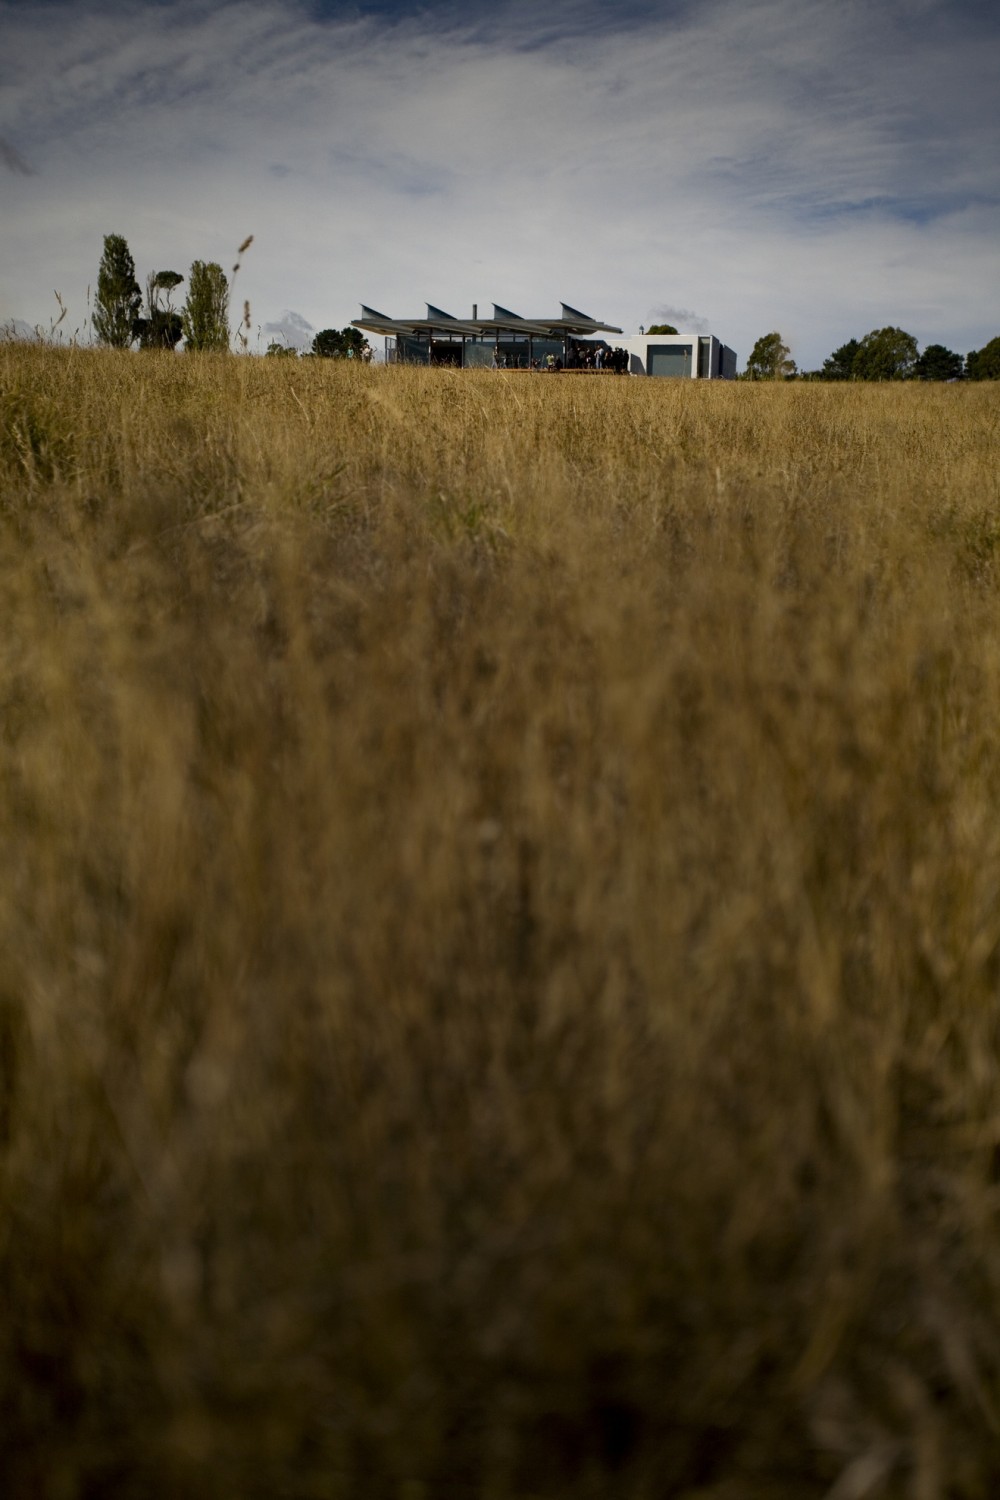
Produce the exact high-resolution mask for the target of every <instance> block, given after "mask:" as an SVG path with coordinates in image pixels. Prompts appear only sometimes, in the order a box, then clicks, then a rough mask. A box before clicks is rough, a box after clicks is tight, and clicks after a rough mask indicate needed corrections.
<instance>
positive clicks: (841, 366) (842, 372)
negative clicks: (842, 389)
mask: <svg viewBox="0 0 1000 1500" xmlns="http://www.w3.org/2000/svg"><path fill="white" fill-rule="evenodd" d="M860 348H861V345H860V344H859V343H858V341H857V339H848V340H847V343H846V344H841V346H840V348H839V349H834V351H833V353H832V354H831V355H830V358H829V359H824V361H823V370H822V375H823V379H824V380H853V379H854V361H855V358H856V357H857V353H858V350H859V349H860Z"/></svg>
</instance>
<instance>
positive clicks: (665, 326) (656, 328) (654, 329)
mask: <svg viewBox="0 0 1000 1500" xmlns="http://www.w3.org/2000/svg"><path fill="white" fill-rule="evenodd" d="M646 332H647V333H676V332H677V329H676V328H675V327H674V325H673V323H653V324H652V325H651V326H650V327H649V328H647V329H646Z"/></svg>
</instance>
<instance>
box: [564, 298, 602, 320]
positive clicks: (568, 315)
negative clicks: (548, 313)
mask: <svg viewBox="0 0 1000 1500" xmlns="http://www.w3.org/2000/svg"><path fill="white" fill-rule="evenodd" d="M562 315H563V317H564V318H565V319H566V322H567V323H596V322H597V319H596V318H592V317H591V316H590V314H589V313H583V312H581V311H580V309H579V308H578V307H570V305H569V303H568V302H564V303H562Z"/></svg>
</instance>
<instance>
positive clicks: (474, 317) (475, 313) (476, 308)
mask: <svg viewBox="0 0 1000 1500" xmlns="http://www.w3.org/2000/svg"><path fill="white" fill-rule="evenodd" d="M472 321H473V323H477V322H478V321H479V303H478V302H473V304H472Z"/></svg>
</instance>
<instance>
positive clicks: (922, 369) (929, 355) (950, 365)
mask: <svg viewBox="0 0 1000 1500" xmlns="http://www.w3.org/2000/svg"><path fill="white" fill-rule="evenodd" d="M964 370H965V363H964V361H963V359H962V356H961V355H960V354H954V353H953V352H952V350H951V349H946V348H945V346H944V345H943V344H928V345H927V348H926V349H925V350H924V352H923V354H921V356H920V358H919V359H918V360H917V363H916V364H915V366H914V368H913V373H914V374H915V375H916V377H917V379H918V380H961V378H962V375H963V373H964Z"/></svg>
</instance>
